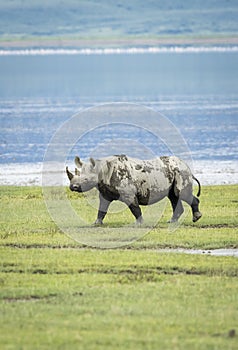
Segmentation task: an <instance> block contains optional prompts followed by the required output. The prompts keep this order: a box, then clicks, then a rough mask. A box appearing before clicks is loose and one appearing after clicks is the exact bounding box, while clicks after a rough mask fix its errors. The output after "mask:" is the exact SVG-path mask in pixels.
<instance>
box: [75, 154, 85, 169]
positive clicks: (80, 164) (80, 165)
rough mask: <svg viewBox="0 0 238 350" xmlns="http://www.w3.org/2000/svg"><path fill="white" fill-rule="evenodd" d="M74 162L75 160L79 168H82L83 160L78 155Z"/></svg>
mask: <svg viewBox="0 0 238 350" xmlns="http://www.w3.org/2000/svg"><path fill="white" fill-rule="evenodd" d="M74 162H75V165H76V167H77V168H82V165H83V163H82V162H81V160H80V158H79V157H78V156H76V157H75V158H74Z"/></svg>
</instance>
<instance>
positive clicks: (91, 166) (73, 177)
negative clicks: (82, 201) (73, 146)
mask: <svg viewBox="0 0 238 350" xmlns="http://www.w3.org/2000/svg"><path fill="white" fill-rule="evenodd" d="M74 161H75V165H76V168H75V174H73V173H71V172H70V171H69V168H68V167H66V173H67V175H68V178H69V181H70V185H69V188H70V190H71V191H76V192H87V191H89V190H91V189H92V188H93V187H95V186H96V185H97V173H96V171H95V168H96V163H95V160H94V159H93V158H90V162H89V163H83V162H82V161H81V160H80V158H79V157H75V160H74Z"/></svg>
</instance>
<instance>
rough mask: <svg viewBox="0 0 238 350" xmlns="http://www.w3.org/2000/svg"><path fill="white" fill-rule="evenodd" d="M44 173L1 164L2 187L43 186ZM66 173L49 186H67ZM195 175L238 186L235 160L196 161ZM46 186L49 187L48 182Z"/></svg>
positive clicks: (36, 166) (30, 166)
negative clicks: (60, 181)
mask: <svg viewBox="0 0 238 350" xmlns="http://www.w3.org/2000/svg"><path fill="white" fill-rule="evenodd" d="M57 169H59V167H57ZM57 169H56V170H57ZM42 171H43V164H42V163H16V164H13V163H11V164H0V185H10V186H13V185H15V186H42ZM57 171H58V170H57ZM64 172H65V170H64V168H63V167H62V171H61V170H59V173H61V174H60V176H57V178H59V179H62V183H54V180H53V179H54V177H55V175H54V172H53V171H52V172H50V173H51V174H52V182H51V181H50V182H51V183H49V184H48V185H54V184H55V185H62V184H63V185H67V184H68V179H67V176H66V174H64ZM193 173H194V175H195V176H196V177H197V178H198V179H199V181H200V182H201V185H203V186H206V185H228V184H238V162H237V161H234V160H233V161H231V160H228V161H216V160H201V161H194V162H193ZM51 174H47V178H48V179H50V178H51ZM44 185H47V184H46V182H44Z"/></svg>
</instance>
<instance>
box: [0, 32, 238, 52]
mask: <svg viewBox="0 0 238 350" xmlns="http://www.w3.org/2000/svg"><path fill="white" fill-rule="evenodd" d="M237 44H238V36H237V35H234V36H204V37H201V36H200V37H158V38H153V37H151V38H146V37H122V38H65V37H62V38H60V37H59V38H57V37H55V38H51V37H36V38H32V37H31V38H22V39H16V38H7V39H5V38H0V47H1V48H6V49H11V48H12V49H14V48H33V47H38V48H49V47H50V48H69V47H70V48H85V47H89V48H109V47H131V46H137V47H144V46H176V45H178V46H180V45H209V46H211V45H237Z"/></svg>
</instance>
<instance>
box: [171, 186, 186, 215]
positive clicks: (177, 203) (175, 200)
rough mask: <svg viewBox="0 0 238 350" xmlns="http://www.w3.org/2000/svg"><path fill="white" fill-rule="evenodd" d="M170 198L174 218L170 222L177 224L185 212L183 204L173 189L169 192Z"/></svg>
mask: <svg viewBox="0 0 238 350" xmlns="http://www.w3.org/2000/svg"><path fill="white" fill-rule="evenodd" d="M168 198H169V200H170V203H171V205H172V208H173V216H172V218H171V219H170V220H169V222H176V221H178V219H179V218H180V216H181V215H182V214H183V212H184V208H183V204H182V202H181V199H180V198H179V197H177V196H176V195H175V193H174V190H173V189H171V190H170V191H169V194H168Z"/></svg>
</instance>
